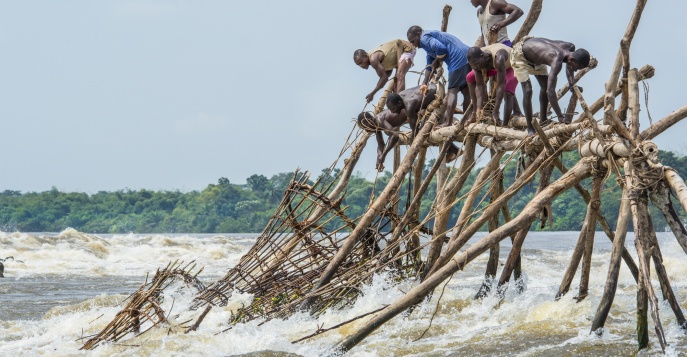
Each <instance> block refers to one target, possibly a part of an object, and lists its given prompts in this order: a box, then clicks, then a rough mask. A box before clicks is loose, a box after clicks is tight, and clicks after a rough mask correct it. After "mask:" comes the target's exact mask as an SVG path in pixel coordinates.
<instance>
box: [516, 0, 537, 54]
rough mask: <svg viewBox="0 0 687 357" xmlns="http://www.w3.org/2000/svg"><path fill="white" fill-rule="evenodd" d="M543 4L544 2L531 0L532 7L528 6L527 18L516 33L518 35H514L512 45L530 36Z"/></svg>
mask: <svg viewBox="0 0 687 357" xmlns="http://www.w3.org/2000/svg"><path fill="white" fill-rule="evenodd" d="M543 2H544V0H532V6H530V11H529V12H528V13H527V18H526V19H525V22H523V24H522V26H521V27H520V31H518V34H517V35H515V38H514V39H513V44H516V43H518V42H519V41H520V40H522V39H523V38H524V37H525V36H527V35H529V34H530V31H532V28H533V27H534V25H535V24H536V23H537V20H538V19H539V14H541V8H542V3H543Z"/></svg>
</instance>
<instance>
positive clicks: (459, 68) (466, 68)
mask: <svg viewBox="0 0 687 357" xmlns="http://www.w3.org/2000/svg"><path fill="white" fill-rule="evenodd" d="M407 36H408V41H410V43H412V44H413V45H414V46H415V47H421V48H422V49H423V50H425V52H427V67H428V68H427V73H426V75H425V80H424V83H423V85H422V87H421V88H423V89H421V90H423V91H424V90H426V88H427V83H428V82H429V79H430V78H431V75H432V73H433V72H434V71H435V70H436V69H437V68H439V67H440V66H441V64H442V62H446V65H447V67H448V93H447V94H448V95H447V96H446V111H445V112H444V117H443V120H442V123H443V124H445V125H450V124H451V122H452V121H453V113H454V111H455V109H456V104H457V102H458V92H461V93H462V94H463V112H465V111H466V110H467V107H468V105H469V104H470V93H469V92H468V84H467V82H466V80H465V77H466V76H467V74H468V72H470V70H471V68H470V64H469V63H468V60H467V57H466V54H467V52H468V48H469V47H468V46H467V45H465V44H464V43H463V42H461V41H460V40H459V39H458V38H457V37H455V36H453V35H451V34H448V33H446V32H440V31H423V30H422V28H421V27H420V26H411V27H410V28H409V29H408V33H407ZM430 65H431V67H430Z"/></svg>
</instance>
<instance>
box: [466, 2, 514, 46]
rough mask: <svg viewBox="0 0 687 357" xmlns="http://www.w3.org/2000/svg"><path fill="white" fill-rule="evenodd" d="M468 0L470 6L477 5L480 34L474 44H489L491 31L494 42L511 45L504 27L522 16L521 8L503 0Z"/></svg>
mask: <svg viewBox="0 0 687 357" xmlns="http://www.w3.org/2000/svg"><path fill="white" fill-rule="evenodd" d="M470 2H471V3H472V6H474V7H479V8H478V9H477V20H478V21H479V26H480V29H481V30H482V35H480V37H479V38H478V39H477V43H476V44H475V46H478V47H484V46H486V45H491V44H492V41H490V37H492V35H491V34H490V32H491V33H492V34H494V35H496V41H495V42H497V43H502V44H504V45H506V46H508V47H513V44H512V43H511V41H510V38H509V37H508V30H507V29H506V27H507V26H508V25H510V24H512V23H513V22H515V21H517V20H518V19H519V18H520V17H522V15H523V14H524V12H523V11H522V9H520V8H519V7H517V6H515V5H513V4H509V3H507V2H506V1H505V0H470ZM506 15H508V16H506Z"/></svg>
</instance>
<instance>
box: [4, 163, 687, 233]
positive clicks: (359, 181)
mask: <svg viewBox="0 0 687 357" xmlns="http://www.w3.org/2000/svg"><path fill="white" fill-rule="evenodd" d="M577 158H579V156H578V155H577V153H574V152H572V153H565V154H564V155H563V156H562V159H563V161H564V163H565V165H566V166H567V167H571V166H572V165H574V163H575V162H576V161H577ZM659 158H660V161H661V163H663V164H664V165H668V166H671V167H672V168H674V169H676V170H677V171H678V172H679V173H680V176H681V177H683V178H684V177H687V156H681V155H678V154H675V153H674V152H670V151H661V152H660V153H659ZM517 161H518V160H513V161H512V162H510V163H509V164H508V165H507V166H506V167H505V169H504V184H505V187H508V186H509V185H510V184H511V183H512V182H513V181H514V180H515V177H516V175H517V172H518V162H517ZM433 163H434V162H433V161H432V160H430V161H428V162H427V164H426V166H425V171H426V172H427V171H429V168H430V167H431V165H432V164H433ZM479 170H480V169H475V170H473V171H472V172H471V174H470V177H469V178H468V180H467V182H466V184H465V186H464V189H463V192H461V193H460V195H463V194H466V193H467V191H468V190H469V189H471V188H472V183H473V182H474V180H475V178H476V176H477V174H478V173H479ZM322 174H326V173H325V171H324V170H323V173H322ZM293 175H294V173H292V172H287V173H280V174H277V175H273V176H272V177H271V178H267V177H266V176H264V175H259V174H254V175H252V176H250V177H248V178H247V179H246V183H245V184H233V183H231V182H229V180H228V179H226V178H223V177H222V178H220V179H219V180H218V181H217V183H216V184H209V185H208V186H207V187H205V188H204V189H203V190H200V191H190V192H181V191H178V190H176V191H152V190H145V189H143V190H129V189H125V190H118V191H114V192H106V191H100V192H97V193H95V194H87V193H81V192H62V191H59V190H58V189H57V188H55V187H53V188H52V189H51V190H49V191H44V192H26V193H22V192H20V191H14V190H5V191H2V192H0V230H2V231H6V232H7V231H21V232H59V231H62V230H64V229H65V228H68V227H71V228H74V229H76V230H79V231H81V232H87V233H129V232H134V233H254V232H261V231H262V229H263V228H264V227H265V226H266V224H267V222H268V221H269V219H270V217H271V216H272V214H274V211H275V209H276V208H277V205H278V204H279V202H280V201H281V198H282V194H283V192H284V190H285V189H286V187H287V185H288V183H289V182H290V180H291V178H292V177H293ZM559 176H560V173H558V172H557V171H554V175H553V177H552V181H553V180H555V179H556V178H557V177H559ZM390 178H391V173H390V172H388V171H387V172H384V173H382V174H380V175H379V176H378V177H377V179H376V180H375V181H374V182H373V181H370V180H368V179H366V178H365V177H364V176H363V175H362V174H360V173H357V174H355V175H353V177H351V180H350V182H349V184H348V186H347V193H346V197H345V199H344V201H343V206H344V207H347V208H346V214H347V215H348V216H349V217H351V218H355V217H358V216H359V215H361V214H363V213H364V212H365V209H366V207H367V206H368V204H369V203H370V197H371V195H372V194H373V189H374V192H375V193H379V192H381V190H383V189H384V187H385V186H386V184H387V183H388V182H389V180H390ZM533 182H537V179H536V178H535V180H533ZM418 184H419V183H418ZM412 185H413V182H409V181H408V180H406V182H405V184H404V185H402V187H401V190H400V194H399V196H400V202H399V204H400V206H401V207H405V205H406V200H407V197H408V195H407V194H408V190H412ZM583 186H586V187H587V188H588V189H589V186H590V180H585V182H584V183H583ZM484 190H485V191H486V190H487V188H484ZM535 191H536V184H534V183H531V184H529V185H527V186H525V187H524V188H523V189H522V190H521V191H520V192H519V193H518V194H517V195H516V196H515V197H514V199H513V200H511V205H510V209H511V211H512V215H513V216H515V215H516V214H517V213H518V212H520V211H521V210H522V209H523V207H524V206H525V205H526V204H527V202H529V200H530V199H532V197H534V194H535ZM435 194H436V185H435V184H432V185H430V186H429V189H428V191H427V193H426V194H425V196H424V199H423V201H422V204H421V214H422V217H424V216H425V215H426V214H427V213H428V212H429V210H430V209H431V207H432V200H433V198H434V196H435ZM620 198H621V190H620V187H619V185H618V183H617V180H615V177H614V176H611V177H609V179H608V180H607V181H606V183H605V187H604V190H603V193H602V212H603V214H604V216H605V217H606V218H607V219H608V220H609V221H610V222H615V220H616V218H617V214H618V208H619V205H620ZM487 203H488V199H487V200H485V201H484V202H482V203H476V205H480V204H482V205H486V204H487ZM676 208H677V207H676ZM458 209H459V208H454V210H453V212H452V217H451V221H452V222H455V220H456V219H457V218H458V213H459V212H458ZM585 212H586V204H585V202H584V200H583V199H582V198H581V197H580V195H579V194H578V193H577V192H576V191H574V190H569V191H566V192H565V193H563V194H562V195H561V196H559V197H558V198H557V199H556V200H554V202H553V204H552V213H553V222H552V224H551V225H549V226H547V227H545V228H544V230H556V231H577V230H580V228H581V227H582V222H583V220H584V216H585ZM652 215H653V218H654V222H655V223H656V224H657V225H658V227H660V226H661V225H665V220H664V219H663V218H662V217H661V215H660V214H659V213H658V212H657V211H654V212H652ZM681 215H682V217H683V219H684V218H685V217H686V216H685V214H684V212H681ZM331 224H332V225H336V224H337V222H335V221H334V222H332V223H331ZM431 224H432V222H431V221H430V222H429V223H428V226H429V227H431ZM532 228H533V229H535V230H539V229H541V228H540V227H539V222H535V223H534V224H533V227H532Z"/></svg>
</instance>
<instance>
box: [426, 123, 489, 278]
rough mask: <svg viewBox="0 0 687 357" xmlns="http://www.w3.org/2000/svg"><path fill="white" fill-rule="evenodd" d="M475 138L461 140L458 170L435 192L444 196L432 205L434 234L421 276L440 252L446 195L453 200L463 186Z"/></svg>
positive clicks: (446, 213) (471, 162) (447, 215)
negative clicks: (461, 150)
mask: <svg viewBox="0 0 687 357" xmlns="http://www.w3.org/2000/svg"><path fill="white" fill-rule="evenodd" d="M476 143H477V140H476V137H475V136H474V135H469V136H468V137H467V138H466V139H465V141H464V142H463V159H462V160H461V162H460V166H459V168H458V172H457V173H456V174H455V175H454V176H453V178H451V180H450V181H449V182H448V183H447V184H446V186H445V187H443V188H442V189H441V192H437V198H444V199H441V200H436V203H435V205H434V207H435V210H436V215H435V217H434V228H433V231H434V236H433V237H432V244H431V246H430V249H429V253H428V254H427V260H426V261H425V269H424V271H423V273H422V277H423V278H424V276H426V275H427V273H428V272H429V269H430V268H431V267H432V265H433V264H434V262H435V261H436V259H437V258H438V257H439V255H440V253H441V248H442V246H443V244H444V238H445V237H446V231H447V226H448V220H449V218H450V217H451V210H450V209H449V205H450V202H449V200H448V199H447V198H448V197H450V198H451V200H453V197H455V196H456V195H457V194H458V192H460V190H461V189H462V188H463V185H464V184H465V181H466V180H467V178H468V175H469V174H470V170H472V167H473V166H474V164H475V146H476Z"/></svg>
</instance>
